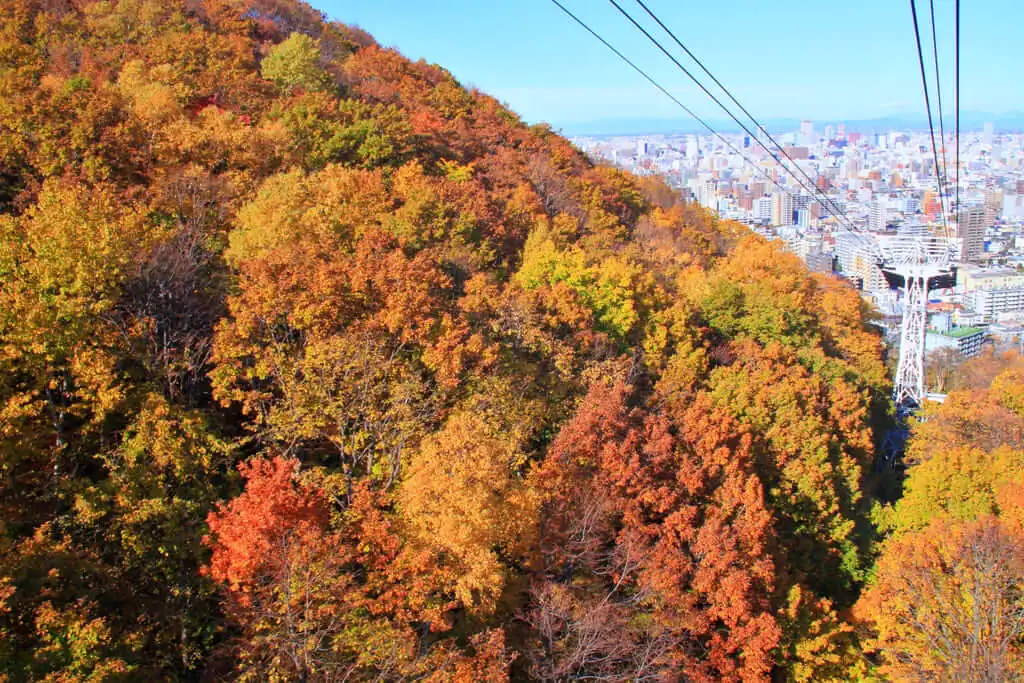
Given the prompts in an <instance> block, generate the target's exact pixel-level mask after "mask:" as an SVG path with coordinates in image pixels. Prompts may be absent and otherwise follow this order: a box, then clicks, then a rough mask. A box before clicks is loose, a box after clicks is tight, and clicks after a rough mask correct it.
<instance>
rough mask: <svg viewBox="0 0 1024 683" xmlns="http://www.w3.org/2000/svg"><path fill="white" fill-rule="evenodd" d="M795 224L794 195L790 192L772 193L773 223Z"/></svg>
mask: <svg viewBox="0 0 1024 683" xmlns="http://www.w3.org/2000/svg"><path fill="white" fill-rule="evenodd" d="M792 224H793V195H791V194H789V193H788V192H775V193H773V194H772V225H776V226H777V225H792Z"/></svg>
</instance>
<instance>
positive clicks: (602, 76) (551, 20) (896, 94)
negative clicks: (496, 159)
mask: <svg viewBox="0 0 1024 683" xmlns="http://www.w3.org/2000/svg"><path fill="white" fill-rule="evenodd" d="M313 3H314V5H315V6H317V7H318V8H319V9H321V10H323V11H324V12H326V13H327V15H328V17H329V18H331V19H338V20H340V21H343V22H345V23H349V24H357V25H359V26H360V27H362V28H363V29H365V30H367V31H369V32H370V33H371V34H372V35H373V36H374V37H375V38H376V39H377V40H378V41H379V42H380V43H381V44H383V45H385V46H392V47H397V48H398V49H399V50H400V51H401V52H402V53H403V54H405V55H406V56H408V57H411V58H413V59H419V58H423V59H426V60H427V61H429V62H436V63H438V64H440V65H441V66H444V67H445V68H447V69H448V70H450V71H451V72H452V73H453V74H454V75H455V77H456V78H458V79H459V80H460V81H461V82H462V83H463V84H465V85H469V86H476V87H478V88H480V89H481V90H484V91H486V92H488V93H490V94H492V95H494V96H496V97H498V98H499V99H501V100H502V101H504V102H506V103H507V104H508V105H509V106H511V108H512V109H513V110H515V111H516V112H517V113H519V114H520V115H521V116H522V117H523V118H525V119H527V120H528V121H531V122H535V121H548V122H551V123H554V124H559V125H560V124H567V123H574V122H585V121H594V120H602V119H616V118H680V117H684V116H685V115H684V114H683V113H682V112H681V111H680V110H679V109H678V108H677V107H676V105H674V104H672V103H671V101H670V100H668V99H667V98H666V97H665V96H664V95H663V94H661V93H660V92H658V91H657V90H655V89H654V88H653V86H651V85H650V84H648V83H647V82H646V81H644V80H643V79H642V78H641V77H640V76H639V75H637V74H636V73H635V72H633V71H632V70H631V69H630V68H629V67H628V66H626V65H624V64H622V63H621V62H619V61H618V58H616V57H615V56H614V55H613V54H611V53H610V52H608V51H607V49H606V48H605V47H604V46H602V45H601V44H600V43H598V42H597V41H596V40H595V39H594V38H593V37H592V36H590V35H589V34H587V33H586V32H584V31H583V29H582V28H580V27H579V26H577V25H576V24H575V23H573V22H572V21H571V20H570V19H569V18H568V17H566V16H565V15H564V14H562V13H561V11H560V10H559V9H558V8H557V7H555V6H554V5H553V4H552V3H551V2H550V0H313ZM563 4H565V5H566V6H567V7H569V8H570V9H571V10H573V11H574V12H575V13H576V14H577V15H578V16H580V17H581V18H582V19H583V20H584V21H586V22H587V23H589V24H590V25H591V26H592V27H593V28H594V29H595V30H597V31H598V32H599V33H601V34H602V35H603V36H604V37H605V38H606V39H607V40H609V41H610V42H612V43H613V44H614V45H615V46H616V47H618V48H619V49H620V50H622V51H623V52H624V53H625V54H626V55H627V56H629V57H630V58H631V59H633V60H634V61H635V62H637V63H638V64H640V65H641V66H642V67H643V68H645V69H647V70H648V71H649V72H650V73H651V74H652V75H653V76H654V77H655V78H656V79H657V80H659V81H660V82H661V83H662V84H663V85H665V86H666V87H667V88H668V89H669V90H670V91H672V92H673V93H674V94H676V96H677V97H679V99H680V100H682V101H683V102H684V103H686V104H687V105H688V106H691V108H692V109H694V110H695V111H696V112H697V113H698V114H699V115H701V116H705V117H708V118H709V119H712V120H720V119H721V118H722V117H723V115H722V114H721V113H720V111H718V110H717V109H716V107H715V105H714V104H713V103H711V102H710V101H709V100H707V98H706V97H705V96H704V95H703V94H702V93H700V91H699V90H697V88H696V86H693V85H692V84H690V83H689V81H688V80H687V79H686V77H685V76H684V75H683V74H682V73H680V72H679V71H678V70H677V69H676V68H675V67H674V66H673V65H672V64H671V63H670V62H668V60H667V59H666V58H665V57H664V56H663V55H662V54H661V53H659V52H658V51H657V49H656V48H655V47H654V46H653V45H650V44H649V43H648V42H647V41H646V39H645V38H644V37H643V36H642V35H641V34H640V33H639V32H638V31H637V30H636V29H635V28H634V27H632V26H631V25H629V24H628V23H627V22H626V19H625V18H623V17H622V16H621V15H620V14H618V12H617V11H616V10H615V8H614V7H612V6H611V5H610V4H609V3H608V2H606V1H605V0H563ZM620 4H621V5H622V6H623V7H624V8H625V9H627V10H628V11H630V13H632V14H634V16H636V17H637V19H638V20H641V21H642V19H643V17H645V16H646V15H644V14H643V12H642V10H641V9H640V8H639V6H637V5H636V4H635V3H634V2H633V0H620ZM647 4H648V6H650V7H651V9H652V10H653V11H654V12H655V13H656V14H658V15H659V16H660V18H661V19H662V21H664V22H665V24H666V25H667V26H669V27H670V28H671V29H672V30H673V31H675V33H676V35H677V36H679V38H680V39H681V40H682V41H683V42H684V43H685V44H686V45H687V46H688V47H689V48H690V49H691V50H692V51H693V52H694V53H695V54H696V55H697V56H698V57H700V58H701V59H702V60H703V61H704V63H705V64H706V65H707V66H708V67H709V68H710V69H711V70H712V72H713V73H715V75H716V76H717V77H718V78H719V80H721V81H722V82H723V83H724V84H725V85H726V86H728V87H729V88H730V89H731V90H732V91H733V93H734V94H735V95H736V96H737V97H738V98H739V100H740V101H741V102H742V103H743V104H744V105H745V106H746V107H747V108H748V109H750V110H751V112H752V113H754V115H756V116H757V117H758V118H761V119H769V118H783V117H788V118H811V119H816V120H822V121H824V120H828V119H848V120H852V119H871V118H879V117H884V116H892V115H898V114H912V113H918V112H923V111H924V106H923V95H922V92H921V81H920V72H919V67H918V63H917V51H916V48H915V45H914V34H913V29H912V22H911V17H910V4H909V2H908V1H907V0H647ZM935 5H936V12H937V21H938V26H939V29H938V30H939V36H938V37H939V50H940V52H939V55H940V59H941V60H942V64H941V68H942V76H943V78H944V81H943V91H944V93H943V97H944V98H945V101H944V105H945V106H946V108H947V109H948V108H951V107H950V105H952V101H953V95H952V92H953V91H952V85H953V0H935ZM961 6H962V8H961V86H962V92H961V109H962V110H963V111H968V110H973V111H984V112H991V113H996V114H999V113H1003V112H1008V111H1020V110H1024V78H1021V76H1020V66H1019V65H1020V62H1021V61H1022V60H1021V57H1020V53H1019V49H1018V48H1019V45H1020V41H1021V30H1022V29H1024V0H965V1H964V2H962V3H961ZM918 13H919V19H920V20H921V22H922V38H923V39H924V38H930V35H931V24H930V23H928V20H927V17H928V14H927V13H928V2H927V0H918ZM644 23H646V24H648V25H650V24H652V23H653V22H650V20H648V21H647V22H644ZM653 28H655V29H656V28H657V27H653ZM652 32H653V31H652ZM655 35H657V36H658V37H659V39H662V38H664V41H663V42H664V44H666V46H669V45H670V41H669V39H668V38H667V36H664V34H659V33H655ZM665 41H669V42H665ZM929 45H930V43H928V42H926V44H925V47H926V50H928V52H926V59H930V57H931V52H930V47H929ZM683 63H684V64H687V62H686V61H684V62H683ZM687 65H688V64H687ZM930 77H931V76H930ZM933 106H935V105H934V103H933Z"/></svg>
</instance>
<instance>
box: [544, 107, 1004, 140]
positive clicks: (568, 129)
mask: <svg viewBox="0 0 1024 683" xmlns="http://www.w3.org/2000/svg"><path fill="white" fill-rule="evenodd" d="M800 121H801V119H798V118H779V119H768V120H765V121H762V123H763V124H764V126H765V127H766V128H767V129H768V131H769V132H771V133H783V132H791V131H796V130H799V128H800ZM988 122H991V123H992V124H993V125H994V127H995V130H996V132H1004V133H1012V132H1022V131H1024V112H1019V111H1015V112H1007V113H1004V114H991V113H986V112H977V111H970V112H961V114H960V129H961V131H976V130H981V128H982V126H983V125H984V124H985V123H988ZM708 123H709V124H710V125H711V126H712V127H713V128H714V129H715V130H717V131H718V132H720V133H739V132H740V127H739V126H737V125H736V124H735V123H734V122H733V121H728V120H727V121H709V122H708ZM839 123H842V124H844V125H845V126H846V131H847V132H848V133H852V132H860V133H871V132H876V131H878V132H881V131H885V132H888V131H889V130H924V129H926V128H927V127H928V119H927V118H926V117H925V115H924V114H898V115H894V116H886V117H881V118H876V119H861V120H842V119H820V120H815V125H816V128H817V130H818V131H819V132H820V131H822V130H823V129H824V127H825V126H826V125H834V124H839ZM945 123H946V132H947V134H948V133H949V132H950V131H951V130H952V129H953V117H952V116H951V115H950V113H949V112H946V117H945ZM937 124H938V122H937V121H936V125H937ZM552 126H553V127H554V128H555V129H556V130H559V131H560V132H561V133H562V134H563V135H588V136H615V135H645V134H646V135H670V134H673V133H699V134H706V133H707V130H706V129H705V128H704V127H703V126H701V125H700V124H699V123H697V122H696V121H694V120H692V119H655V118H617V119H598V120H594V121H576V122H561V123H554V124H552ZM751 129H753V125H751Z"/></svg>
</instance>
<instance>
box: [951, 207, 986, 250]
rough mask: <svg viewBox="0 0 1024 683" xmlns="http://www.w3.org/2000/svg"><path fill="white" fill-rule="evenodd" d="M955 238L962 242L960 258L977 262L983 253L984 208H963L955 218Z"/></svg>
mask: <svg viewBox="0 0 1024 683" xmlns="http://www.w3.org/2000/svg"><path fill="white" fill-rule="evenodd" d="M957 237H959V238H960V239H961V240H962V241H963V250H962V251H961V253H960V258H961V260H963V261H968V262H970V261H978V260H979V259H981V255H982V254H983V253H985V207H984V206H965V207H963V208H961V209H960V214H959V216H957Z"/></svg>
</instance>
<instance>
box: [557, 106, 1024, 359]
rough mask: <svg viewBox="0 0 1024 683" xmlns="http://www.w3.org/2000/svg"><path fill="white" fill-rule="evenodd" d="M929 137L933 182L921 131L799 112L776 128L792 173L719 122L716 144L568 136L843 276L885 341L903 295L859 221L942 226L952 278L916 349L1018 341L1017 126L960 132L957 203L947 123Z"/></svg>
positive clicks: (870, 225)
mask: <svg viewBox="0 0 1024 683" xmlns="http://www.w3.org/2000/svg"><path fill="white" fill-rule="evenodd" d="M936 136H937V139H936V144H937V145H938V147H939V161H940V164H941V165H943V166H944V167H945V169H946V173H945V183H946V185H945V190H946V191H945V193H944V194H942V193H940V192H939V190H938V184H937V182H936V173H935V161H934V155H933V152H932V140H931V137H930V135H929V133H928V132H927V130H925V131H920V130H889V131H885V132H881V131H880V132H874V133H863V132H850V131H847V130H846V129H845V126H844V125H843V124H834V125H833V124H825V125H820V124H816V123H815V122H812V121H803V122H801V123H800V125H799V130H796V131H790V132H786V133H783V134H780V135H775V136H774V137H775V139H776V140H777V141H778V142H779V144H780V145H781V146H782V147H783V149H784V150H785V153H786V155H788V156H789V157H790V158H791V159H792V160H793V161H792V162H791V161H790V160H789V159H787V158H786V157H785V156H784V155H783V154H781V153H777V156H778V157H779V158H780V159H781V160H782V161H783V162H784V163H785V164H786V165H787V166H789V167H790V168H792V169H793V171H794V173H795V174H797V177H798V178H799V181H798V180H797V179H796V178H794V177H793V176H791V175H790V174H789V173H787V172H786V171H784V170H783V169H782V168H780V166H779V164H778V163H777V162H776V160H775V159H774V158H772V156H771V155H769V154H768V153H767V152H766V151H765V150H764V149H762V148H761V147H760V145H759V144H758V143H757V141H756V140H752V139H751V138H750V136H747V135H736V134H725V135H723V136H722V137H723V138H724V140H725V141H727V142H728V144H726V142H723V140H722V139H719V138H718V137H716V136H712V135H692V134H679V135H634V136H629V135H621V136H601V137H598V136H582V137H575V138H573V142H574V143H575V144H576V145H577V146H578V147H580V148H581V149H582V150H583V151H584V152H586V153H587V154H588V155H590V156H591V157H593V158H599V159H603V160H606V161H610V162H611V163H613V164H615V165H617V166H620V167H622V168H625V169H628V170H630V171H632V172H634V173H637V174H641V175H644V174H659V175H661V176H663V177H664V178H666V180H667V181H668V182H669V184H671V185H673V186H674V187H676V188H678V189H680V190H682V191H683V193H684V195H685V196H687V197H688V198H689V199H690V200H691V201H695V202H697V203H699V204H701V205H702V206H704V207H706V208H708V209H711V210H713V211H715V212H717V213H718V214H719V215H720V216H721V217H723V218H727V219H731V220H736V221H740V222H742V223H745V224H747V225H749V226H750V227H751V228H752V229H753V230H755V231H756V232H758V233H760V234H762V235H764V236H766V237H769V238H774V239H779V240H782V241H784V242H785V243H786V246H787V248H788V249H789V250H791V251H792V252H793V253H795V254H797V255H798V256H800V257H801V258H802V259H803V260H804V261H805V263H806V264H807V267H808V268H809V269H810V270H812V271H817V272H835V273H837V274H839V275H840V276H842V277H844V278H847V279H848V280H850V281H851V282H852V283H853V285H854V286H856V287H857V288H858V289H860V290H861V292H862V296H863V297H864V298H865V299H866V300H868V301H869V302H870V303H871V304H872V305H873V306H874V307H876V308H877V310H878V311H879V312H880V313H881V315H882V320H881V321H880V324H882V326H883V327H884V328H885V329H886V331H887V332H888V333H889V335H890V340H895V339H896V338H897V337H898V331H899V323H898V318H899V315H900V314H901V312H902V301H901V299H900V294H899V291H898V290H896V289H892V288H890V287H889V284H888V283H887V281H886V279H885V277H884V276H883V274H882V271H881V270H880V269H879V267H878V264H877V263H876V261H875V259H874V257H873V256H872V252H871V250H870V248H869V245H868V240H867V239H865V237H864V235H863V234H862V232H870V233H874V235H873V236H874V237H876V238H878V239H882V240H884V239H886V238H887V237H889V236H897V235H902V234H907V233H911V234H927V233H931V234H933V235H936V236H947V237H949V239H950V242H951V244H952V248H953V249H954V250H955V252H954V256H955V257H956V260H957V277H956V284H955V286H954V287H952V288H949V289H945V290H940V291H937V292H933V293H932V295H931V300H930V303H929V332H928V340H927V342H928V348H929V349H930V350H933V349H936V348H953V349H956V350H958V351H959V352H960V353H961V354H962V355H964V356H971V355H975V354H977V353H978V352H979V351H980V349H981V348H982V346H983V344H985V343H993V344H996V345H998V346H1007V345H1018V344H1020V343H1021V340H1024V134H1020V133H1003V132H999V133H997V132H996V130H995V126H994V125H993V124H992V123H986V124H984V125H983V126H982V128H981V130H973V131H961V135H960V164H959V202H960V204H959V207H957V205H956V202H957V197H958V192H957V185H956V183H957V173H956V170H955V168H956V155H955V151H956V150H955V140H954V136H953V134H952V133H951V131H949V130H948V129H947V130H946V137H945V144H944V145H943V140H942V139H941V137H940V134H939V132H938V131H936ZM764 142H765V146H766V147H767V148H768V149H773V145H772V144H771V143H770V142H768V141H767V140H765V141H764ZM748 160H749V161H748ZM794 165H795V166H798V167H799V169H800V170H797V169H796V168H794ZM801 171H802V173H801ZM811 181H813V186H812V183H811ZM801 182H802V183H803V186H801ZM814 186H816V187H817V190H815V191H814V192H811V191H809V189H813V188H814ZM819 190H820V194H819V192H818V191H819ZM835 214H838V215H839V216H841V218H837V216H836V215H835ZM851 225H852V227H853V228H856V231H855V230H851V229H850V228H851Z"/></svg>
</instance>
